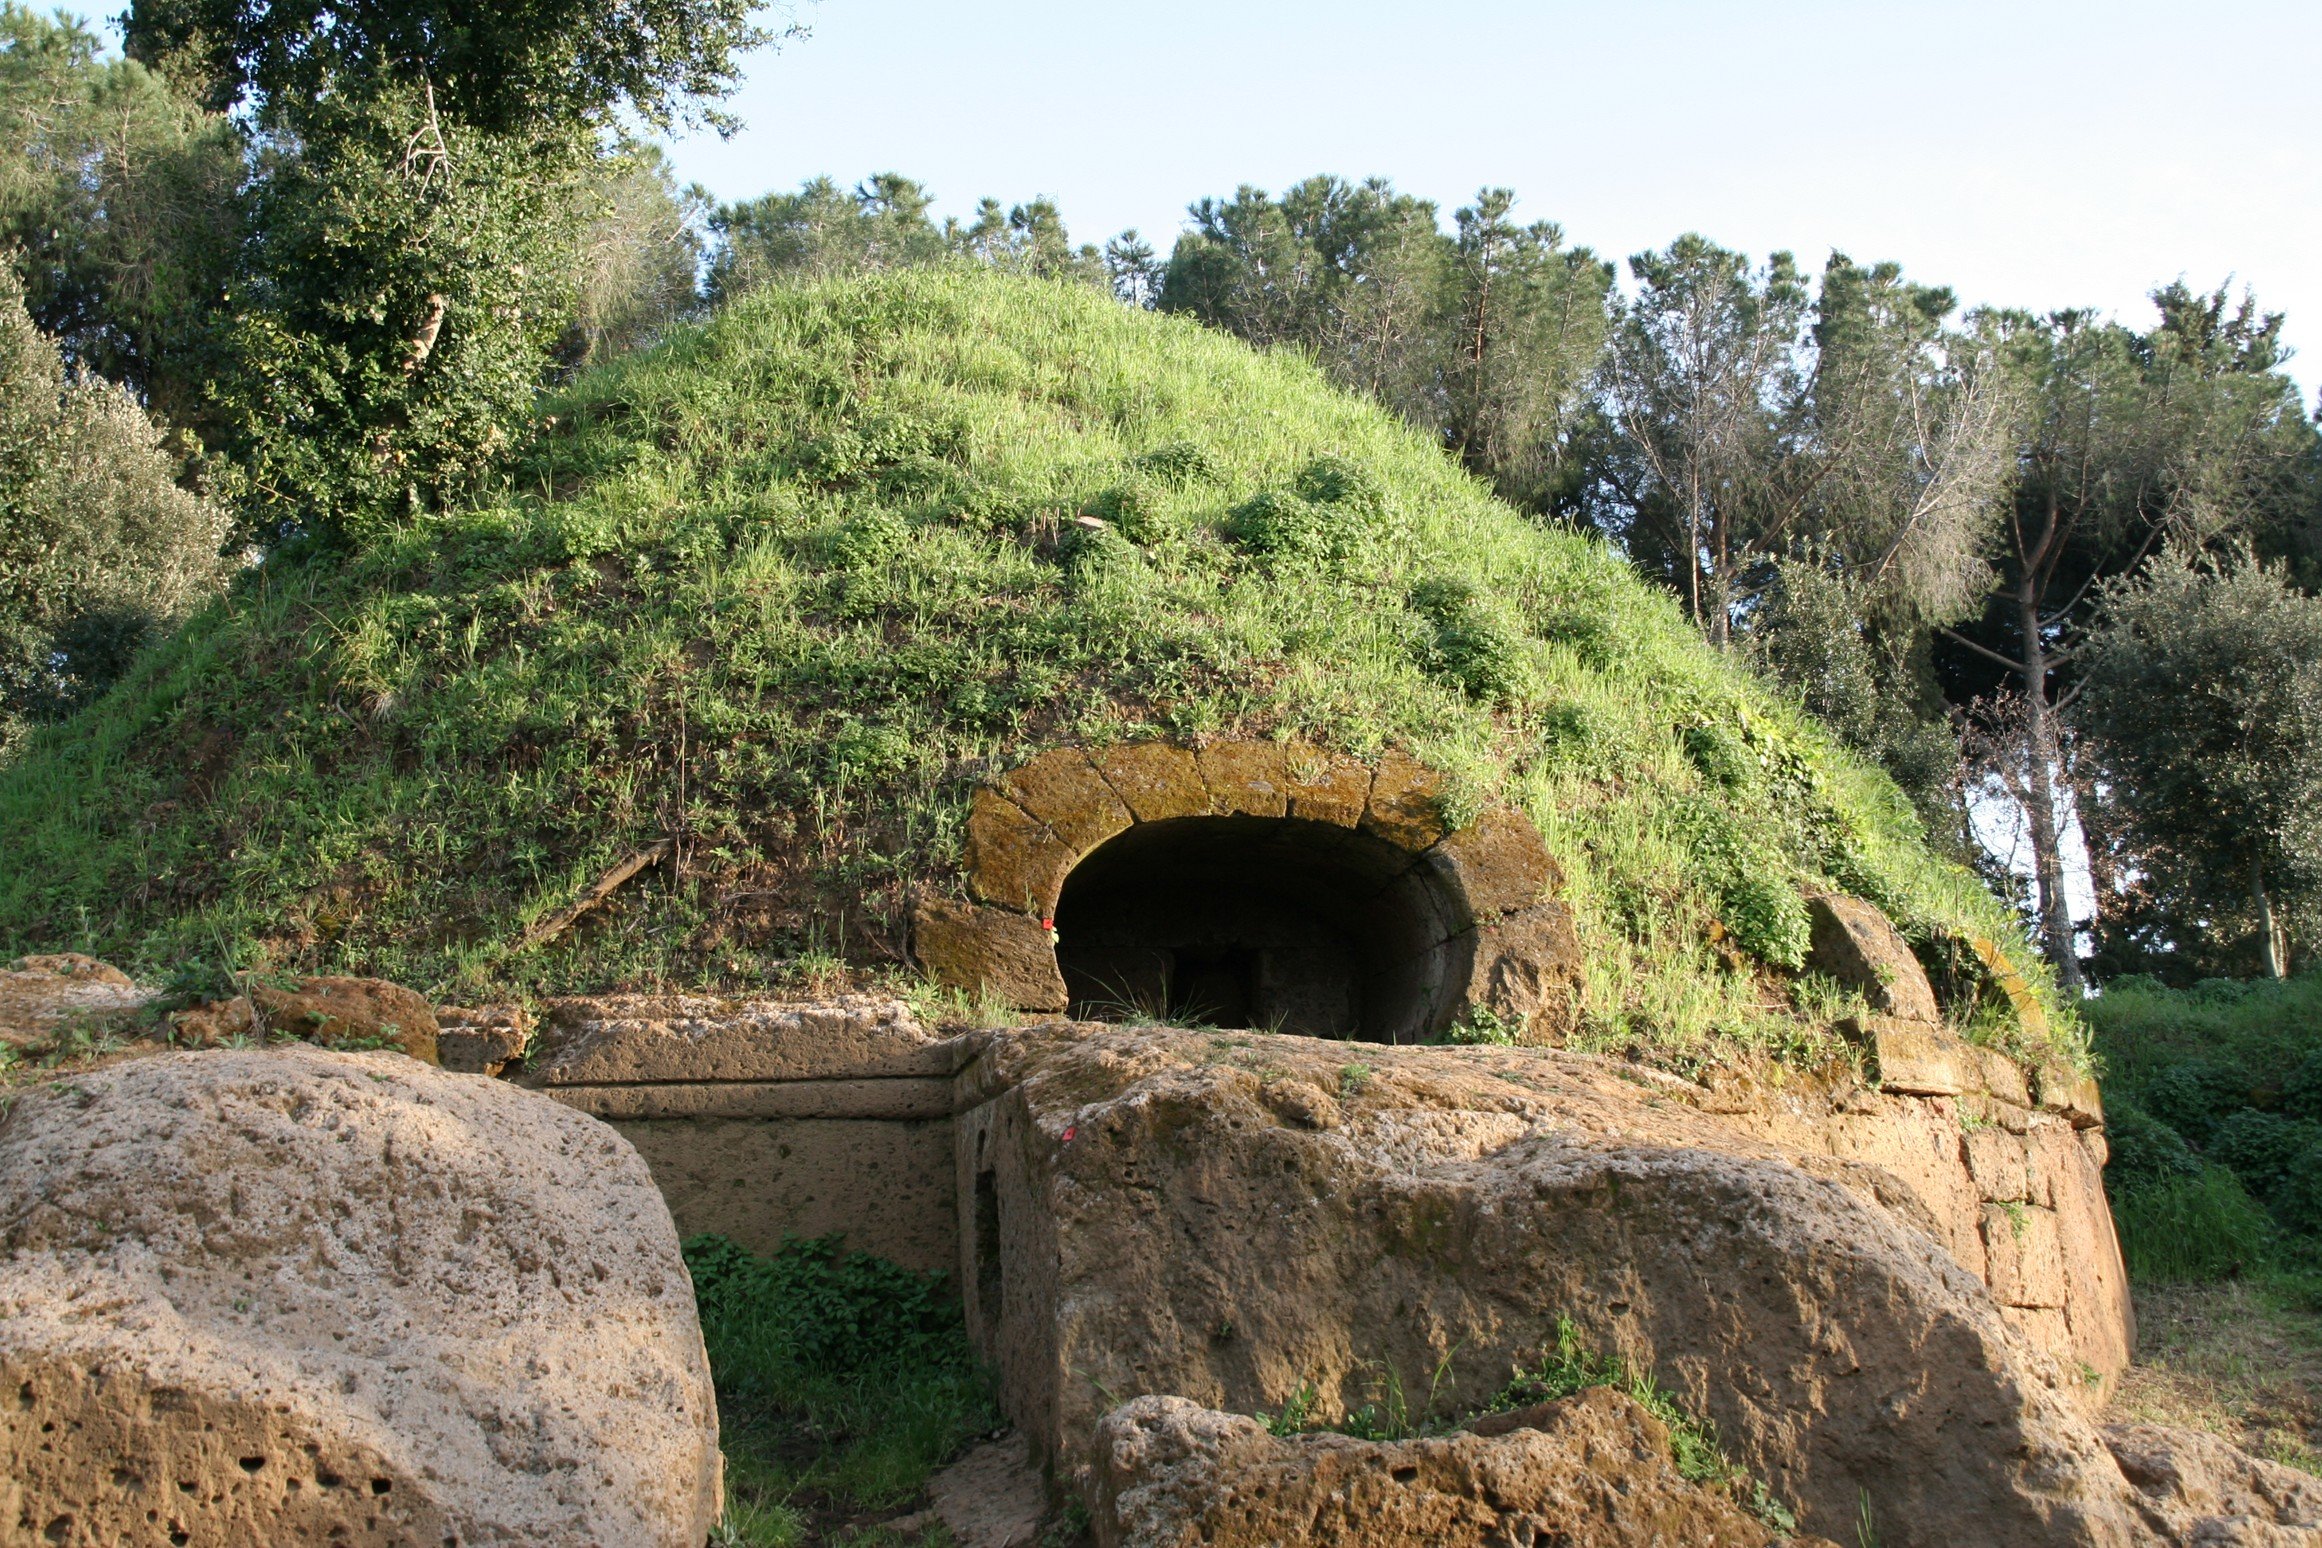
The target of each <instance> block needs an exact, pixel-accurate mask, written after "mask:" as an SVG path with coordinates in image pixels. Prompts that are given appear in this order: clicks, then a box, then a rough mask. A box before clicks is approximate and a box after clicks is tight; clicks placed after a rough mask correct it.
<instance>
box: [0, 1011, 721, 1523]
mask: <svg viewBox="0 0 2322 1548" xmlns="http://www.w3.org/2000/svg"><path fill="white" fill-rule="evenodd" d="M0 1176H5V1177H6V1178H7V1179H8V1182H9V1186H8V1187H7V1188H6V1189H5V1190H0V1384H4V1387H5V1390H6V1391H8V1392H9V1393H10V1394H11V1400H10V1402H9V1403H8V1404H6V1405H5V1406H4V1407H0V1537H5V1538H6V1539H7V1540H9V1541H24V1542H31V1541H41V1542H50V1543H63V1544H78V1545H91V1548H94V1545H100V1544H102V1545H110V1544H117V1543H167V1542H175V1543H200V1544H242V1543H294V1542H317V1543H320V1542H331V1543H345V1544H350V1545H364V1544H377V1545H388V1544H396V1545H414V1548H417V1545H425V1548H436V1545H439V1544H444V1543H472V1544H483V1543H501V1544H567V1543H583V1542H585V1543H591V1544H603V1545H608V1548H612V1545H632V1544H634V1545H667V1548H699V1545H700V1544H701V1543H702V1542H703V1540H704V1538H705V1537H706V1535H707V1533H708V1532H709V1530H710V1528H711V1527H712V1526H713V1525H714V1524H715V1520H716V1516H717V1508H718V1484H719V1461H718V1451H717V1410H716V1406H715V1403H714V1401H713V1398H712V1395H711V1391H710V1380H709V1369H708V1363H707V1361H706V1360H705V1358H704V1356H703V1351H702V1341H701V1331H700V1326H699V1324H698V1322H697V1321H696V1319H695V1314H694V1306H693V1294H692V1286H691V1284H690V1283H689V1281H688V1279H687V1277H686V1272H685V1266H684V1263H683V1261H682V1260H681V1259H680V1257H679V1256H678V1250H677V1235H676V1232H675V1230H674V1229H673V1228H672V1227H671V1225H670V1221H669V1214H668V1211H667V1210H666V1209H665V1208H664V1207H663V1205H662V1202H661V1199H660V1196H659V1194H658V1193H656V1192H655V1191H654V1188H653V1184H652V1180H651V1178H650V1177H649V1176H648V1175H647V1174H646V1171H645V1167H644V1165H643V1164H642V1163H641V1162H640V1161H639V1160H638V1158H637V1155H636V1152H635V1151H634V1150H632V1149H631V1148H630V1146H629V1145H628V1144H627V1142H626V1141H624V1140H622V1139H621V1137H620V1136H619V1135H617V1134H615V1133H614V1132H613V1131H612V1130H611V1129H609V1128H607V1127H605V1126H604V1125H603V1124H600V1123H597V1122H596V1121H594V1120H592V1119H589V1118H586V1117H583V1116H581V1115H580V1114H578V1113H574V1112H571V1111H569V1110H567V1109H565V1108H563V1107H560V1106H558V1105H557V1104H556V1103H553V1102H549V1101H546V1100H544V1099H542V1098H540V1097H538V1096H535V1095H532V1094H530V1093H528V1092H525V1091H522V1090H519V1089H517V1088H516V1087H514V1086H511V1085H509V1084H507V1083H505V1082H499V1081H482V1080H474V1079H468V1078H463V1077H460V1076H456V1075H450V1074H446V1073H444V1072H442V1071H439V1070H435V1069H431V1068H429V1067H427V1066H425V1065H422V1064H419V1063H416V1062H414V1061H412V1060H410V1059H407V1058H404V1057H401V1056H400V1055H395V1054H388V1053H383V1052H382V1053H332V1052H326V1051H323V1050H319V1049H312V1048H305V1047H298V1046H290V1047H283V1048H270V1049H264V1050H249V1051H230V1050H227V1051H216V1052H194V1053H175V1054H164V1055H158V1056H155V1057H152V1058H147V1059H139V1060H134V1061H130V1062H127V1063H123V1064H119V1065H116V1066H113V1067H111V1068H109V1069H106V1070H102V1071H99V1072H96V1073H94V1074H90V1075H84V1076H81V1077H77V1078H76V1080H75V1081H74V1083H73V1085H72V1086H71V1087H69V1088H67V1089H62V1090H54V1091H43V1092H38V1093H33V1094H29V1095H26V1096H24V1097H21V1098H20V1099H19V1100H18V1101H17V1102H16V1103H15V1104H14V1105H13V1106H12V1107H11V1108H10V1110H9V1111H8V1113H7V1115H6V1116H5V1118H0Z"/></svg>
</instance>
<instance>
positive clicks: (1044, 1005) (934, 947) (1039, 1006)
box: [911, 896, 1066, 1011]
mask: <svg viewBox="0 0 2322 1548" xmlns="http://www.w3.org/2000/svg"><path fill="white" fill-rule="evenodd" d="M911 951H912V955H914V956H916V957H917V958H918V959H919V965H920V966H921V967H923V968H925V969H926V970H927V972H928V975H929V976H930V977H932V978H934V979H935V980H936V982H938V983H944V984H950V985H951V986H953V987H954V988H958V989H967V990H982V991H983V992H985V993H987V994H993V995H997V996H999V998H1000V999H1001V1000H1002V1001H1004V1002H1005V1003H1007V1004H1009V1005H1013V1006H1015V1007H1016V1008H1017V1009H1018V1010H1028V1011H1060V1010H1062V1009H1064V1007H1065V1003H1066V994H1065V988H1064V974H1063V973H1062V972H1061V971H1060V970H1059V969H1058V968H1057V966H1056V943H1055V942H1054V941H1052V940H1050V939H1049V938H1048V931H1047V930H1046V929H1045V928H1043V927H1042V925H1041V923H1040V921H1039V920H1037V919H1034V918H1033V917H1032V916H1031V915H1029V914H1020V913H1017V912H1015V911H1013V910H1010V909H1004V908H983V907H978V906H977V905H974V904H968V903H956V902H954V901H952V900H951V899H949V898H945V897H936V896H928V897H922V898H921V899H920V900H919V903H918V905H917V907H916V908H914V909H913V910H912V915H911Z"/></svg>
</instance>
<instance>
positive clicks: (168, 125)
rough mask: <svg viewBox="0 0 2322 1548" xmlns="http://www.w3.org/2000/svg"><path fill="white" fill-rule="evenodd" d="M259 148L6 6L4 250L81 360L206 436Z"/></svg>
mask: <svg viewBox="0 0 2322 1548" xmlns="http://www.w3.org/2000/svg"><path fill="white" fill-rule="evenodd" d="M242 176H243V141H242V135H241V133H240V131H239V130H238V129H237V127H236V126H235V125H234V124H233V123H232V122H230V121H229V120H227V119H225V118H224V117H222V116H220V115H218V114H214V113H209V112H205V111H203V110H202V109H201V108H200V107H199V106H198V105H197V104H195V103H194V102H193V101H192V100H191V99H190V98H189V97H188V96H187V95H186V94H184V93H182V92H180V91H178V90H176V89H175V88H173V87H172V86H171V84H170V83H169V82H168V81H166V80H165V79H163V78H162V77H161V76H159V75H157V74H155V73H154V72H153V71H150V70H148V69H147V68H146V67H145V66H144V65H142V64H140V63H138V62H137V61H135V60H131V59H111V60H108V59H103V58H101V57H100V51H99V47H98V41H97V38H96V36H95V34H93V33H92V32H90V31H89V30H88V28H86V27H85V26H83V25H82V24H81V23H80V22H78V21H76V20H73V19H72V18H70V17H66V16H58V17H55V18H49V17H44V16H41V15H39V14H38V13H36V12H33V11H31V10H28V9H26V8H25V7H23V6H21V5H17V4H15V3H13V0H9V3H6V4H0V249H9V248H12V249H14V250H15V267H16V269H17V270H18V272H19V274H20V276H21V278H22V280H23V284H24V288H25V304H26V306H27V308H28V309H29V311H30V313H31V315H32V318H33V320H34V322H35V323H36V324H38V326H39V327H40V328H41V329H42V330H43V331H44V332H46V333H48V334H49V335H51V336H52V337H54V338H55V340H56V342H57V346H58V347H59V348H60V349H61V350H62V351H63V352H64V355H65V358H66V359H67V360H69V361H70V362H71V363H73V364H75V365H78V366H81V367H84V368H86V369H87V370H89V371H92V372H94V373H96V374H97V375H100V376H103V377H107V378H109V379H112V380H115V381H119V382H123V383H125V384H127V385H128V386H129V387H131V388H132V389H134V390H135V391H137V392H138V393H140V394H142V395H143V396H144V397H145V399H146V401H147V402H149V403H150V404H152V405H153V406H154V408H155V409H156V410H158V411H160V412H161V413H163V414H165V415H166V416H168V417H169V418H170V419H171V420H173V421H175V422H177V423H179V424H181V425H188V424H198V422H199V421H200V419H201V417H202V414H203V412H204V405H203V402H202V384H203V381H204V379H205V377H206V376H207V375H208V374H209V373H210V370H211V368H212V366H213V365H214V352H213V351H212V349H211V348H210V330H211V323H212V320H213V317H214V314H215V312H216V311H217V309H218V307H219V305H220V303H221V299H222V297H223V295H224V292H225V290H226V286H227V281H228V276H229V274H230V272H231V270H232V265H233V261H234V254H235V250H236V246H237V244H238V241H239V225H238V223H237V221H236V218H235V196H236V193H237V190H238V189H239V188H240V186H241V182H242Z"/></svg>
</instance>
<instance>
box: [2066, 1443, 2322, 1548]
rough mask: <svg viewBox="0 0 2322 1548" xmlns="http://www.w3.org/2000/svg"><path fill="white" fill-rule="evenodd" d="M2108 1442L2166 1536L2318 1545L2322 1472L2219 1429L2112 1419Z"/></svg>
mask: <svg viewBox="0 0 2322 1548" xmlns="http://www.w3.org/2000/svg"><path fill="white" fill-rule="evenodd" d="M2104 1443H2105V1445H2106V1446H2108V1447H2110V1448H2111V1450H2112V1454H2113V1457H2114V1458H2115V1460H2117V1461H2118V1462H2119V1464H2120V1470H2121V1472H2122V1473H2123V1474H2124V1475H2125V1476H2126V1477H2127V1478H2128V1480H2129V1482H2130V1483H2131V1484H2133V1485H2135V1487H2136V1490H2137V1507H2138V1509H2139V1511H2140V1512H2141V1513H2142V1514H2143V1516H2144V1519H2145V1524H2146V1526H2147V1527H2148V1528H2150V1529H2151V1530H2152V1531H2153V1532H2154V1533H2155V1534H2156V1535H2158V1536H2159V1537H2160V1539H2161V1540H2162V1541H2164V1542H2169V1543H2183V1544H2186V1545H2188V1548H2193V1545H2198V1548H2315V1545H2316V1544H2322V1479H2316V1478H2315V1477H2314V1476H2313V1475H2312V1474H2311V1473H2301V1472H2299V1471H2297V1470H2296V1469H2295V1468H2288V1467H2284V1466H2282V1465H2281V1464H2280V1463H2278V1462H2267V1461H2264V1460H2261V1459H2260V1458H2257V1457H2253V1456H2250V1455H2249V1454H2248V1453H2247V1452H2244V1451H2241V1450H2239V1449H2238V1448H2236V1447H2234V1446H2230V1445H2228V1444H2226V1443H2225V1442H2224V1441H2222V1440H2219V1439H2218V1438H2217V1437H2216V1436H2214V1435H2204V1434H2202V1433H2200V1432H2199V1431H2197V1430H2180V1429H2175V1428H2173V1427H2169V1426H2164V1425H2157V1424H2115V1425H2107V1426H2106V1427H2105V1431H2104Z"/></svg>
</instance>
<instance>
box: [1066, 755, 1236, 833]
mask: <svg viewBox="0 0 2322 1548" xmlns="http://www.w3.org/2000/svg"><path fill="white" fill-rule="evenodd" d="M1092 761H1093V762H1094V763H1095V764H1096V770H1097V772H1098V773H1099V774H1102V775H1103V776H1104V777H1105V783H1106V784H1108V785H1110V786H1112V787H1113V793H1114V794H1115V795H1118V796H1119V797H1120V798H1121V800H1122V802H1123V803H1124V804H1126V805H1127V807H1128V808H1129V814H1130V815H1131V816H1133V817H1135V818H1136V819H1137V821H1139V822H1165V821H1167V820H1168V819H1169V818H1172V817H1206V816H1207V815H1209V787H1208V786H1207V785H1204V784H1203V783H1202V782H1201V768H1200V766H1199V765H1198V764H1196V763H1195V762H1194V759H1193V754H1192V753H1190V752H1187V751H1186V750H1185V749H1184V748H1182V747H1176V746H1172V745H1171V744H1170V743H1167V742H1130V743H1127V744H1125V745H1123V746H1119V747H1108V748H1106V749H1105V750H1104V751H1103V752H1101V753H1098V754H1097V755H1096V756H1095V758H1094V759H1093V760H1092Z"/></svg>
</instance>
